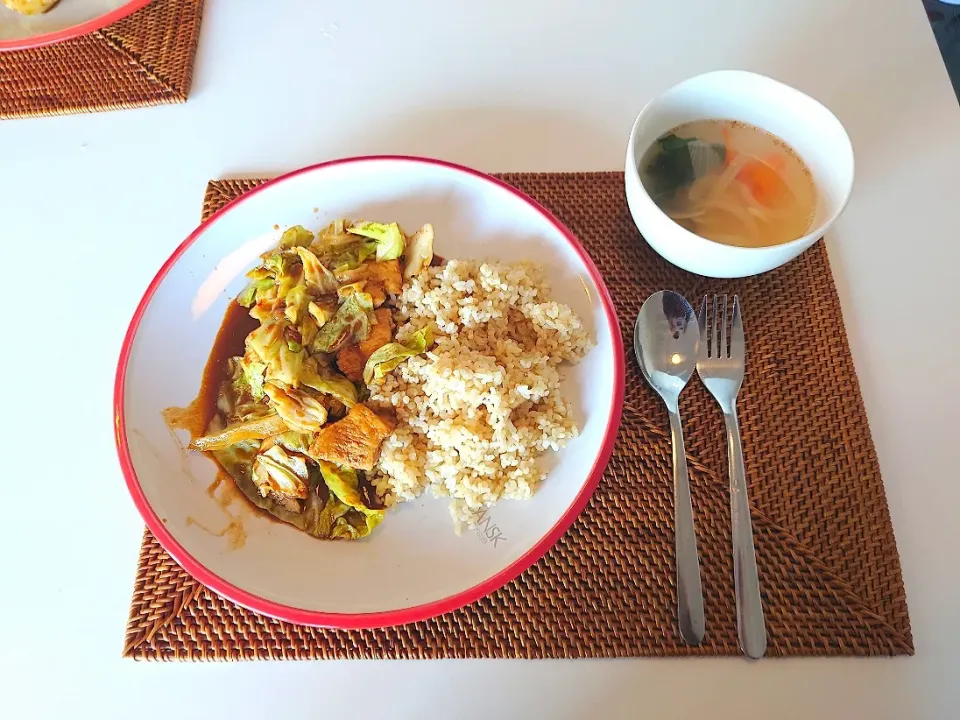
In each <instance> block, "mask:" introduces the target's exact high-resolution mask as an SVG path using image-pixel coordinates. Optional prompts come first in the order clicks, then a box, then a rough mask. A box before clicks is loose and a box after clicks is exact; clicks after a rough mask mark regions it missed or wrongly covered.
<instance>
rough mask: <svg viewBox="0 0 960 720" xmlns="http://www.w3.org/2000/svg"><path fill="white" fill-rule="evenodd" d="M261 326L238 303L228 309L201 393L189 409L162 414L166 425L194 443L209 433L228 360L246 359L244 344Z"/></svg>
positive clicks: (204, 377)
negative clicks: (242, 356)
mask: <svg viewBox="0 0 960 720" xmlns="http://www.w3.org/2000/svg"><path fill="white" fill-rule="evenodd" d="M258 325H259V323H258V322H257V321H256V320H255V319H254V318H252V317H250V315H249V313H248V312H247V309H246V308H245V307H243V305H240V304H239V303H236V302H231V303H230V304H229V305H227V312H226V313H225V314H224V316H223V323H222V324H221V325H220V330H218V331H217V338H216V340H214V341H213V348H212V349H211V350H210V356H209V357H208V358H207V364H206V365H205V366H204V368H203V375H202V377H201V379H200V391H199V392H198V393H197V396H196V397H195V398H194V399H193V400H192V401H191V403H190V404H189V405H187V406H186V407H182V408H180V407H169V408H167V409H166V410H164V411H163V419H164V422H166V423H167V425H169V426H170V427H171V428H173V429H174V430H186V431H187V432H188V433H190V439H191V440H195V439H196V438H198V437H201V436H202V435H203V434H204V433H206V431H207V426H208V425H209V424H210V421H211V420H212V419H213V416H214V415H215V414H216V412H217V395H218V394H219V393H220V386H221V385H222V384H223V380H224V377H225V374H226V370H227V359H228V358H231V357H234V356H236V355H243V349H244V348H243V343H244V340H246V337H247V335H249V334H250V333H251V332H253V331H254V330H256V329H257V326H258Z"/></svg>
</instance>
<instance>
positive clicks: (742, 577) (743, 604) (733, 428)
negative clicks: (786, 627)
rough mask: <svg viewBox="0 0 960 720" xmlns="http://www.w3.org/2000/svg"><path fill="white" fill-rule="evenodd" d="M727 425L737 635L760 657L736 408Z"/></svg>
mask: <svg viewBox="0 0 960 720" xmlns="http://www.w3.org/2000/svg"><path fill="white" fill-rule="evenodd" d="M723 419H724V421H725V424H726V427H727V447H728V457H729V465H730V467H729V471H730V515H731V518H732V520H733V582H734V587H735V588H736V596H737V636H738V637H739V639H740V649H741V650H743V652H744V654H745V655H746V656H747V657H751V658H760V657H763V654H764V653H765V652H766V650H767V631H766V629H765V628H764V625H763V605H761V603H760V578H759V577H758V575H757V555H756V552H755V551H754V549H753V526H752V524H751V522H750V505H749V503H748V502H747V479H746V474H745V473H744V470H743V448H742V447H741V445H740V424H739V423H738V422H737V409H736V408H735V407H733V408H731V409H730V412H728V413H727V412H725V413H724V414H723Z"/></svg>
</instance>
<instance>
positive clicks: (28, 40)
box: [0, 0, 153, 52]
mask: <svg viewBox="0 0 960 720" xmlns="http://www.w3.org/2000/svg"><path fill="white" fill-rule="evenodd" d="M151 2H153V0H130V1H129V2H128V3H127V4H125V5H121V6H120V7H118V8H117V9H116V10H111V11H110V12H108V13H104V14H103V15H101V16H100V17H95V18H94V19H93V20H87V21H86V22H83V23H80V24H79V25H71V26H70V27H68V28H64V29H63V30H56V31H54V32H48V33H42V34H40V35H31V36H30V37H23V38H14V39H12V40H0V52H3V51H4V50H28V49H30V48H36V47H42V46H43V45H52V44H54V43H58V42H63V41H64V40H73V39H74V38H78V37H80V36H81V35H87V34H89V33H92V32H96V31H97V30H101V29H103V28H105V27H106V26H107V25H113V23H115V22H117V21H119V20H123V18H125V17H126V16H127V15H131V14H132V13H135V12H136V11H137V10H139V9H140V8H142V7H146V6H147V5H149V4H150V3H151ZM55 11H56V8H53V9H52V10H51V11H50V12H55Z"/></svg>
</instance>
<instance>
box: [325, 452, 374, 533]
mask: <svg viewBox="0 0 960 720" xmlns="http://www.w3.org/2000/svg"><path fill="white" fill-rule="evenodd" d="M320 472H321V474H322V475H323V481H324V482H325V483H326V484H327V488H329V490H330V499H329V500H327V508H325V509H327V510H328V513H329V520H330V537H349V538H357V537H364V536H365V535H369V534H370V533H371V532H373V529H374V528H375V527H376V526H377V525H379V524H380V522H381V521H382V520H383V510H375V509H373V508H370V507H368V506H367V504H366V503H365V502H364V501H363V497H361V495H360V487H359V480H358V478H357V473H356V472H355V471H354V470H351V469H350V468H342V467H337V466H336V465H334V464H332V463H328V462H325V461H323V460H321V461H320ZM338 505H339V506H342V507H338ZM344 508H346V509H347V510H349V509H352V510H354V511H356V512H355V513H350V512H348V511H344ZM351 515H358V516H359V517H351ZM358 521H359V522H358Z"/></svg>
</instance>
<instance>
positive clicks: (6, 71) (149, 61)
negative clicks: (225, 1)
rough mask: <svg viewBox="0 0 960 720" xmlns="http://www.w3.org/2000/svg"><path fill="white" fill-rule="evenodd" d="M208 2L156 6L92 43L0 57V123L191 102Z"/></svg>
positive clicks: (87, 38) (163, 0) (169, 1)
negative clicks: (199, 43) (205, 8)
mask: <svg viewBox="0 0 960 720" xmlns="http://www.w3.org/2000/svg"><path fill="white" fill-rule="evenodd" d="M202 14H203V0H154V2H152V3H150V4H149V5H147V6H146V7H144V8H143V9H141V10H138V11H137V12H135V13H133V14H132V15H130V16H128V17H126V18H124V19H123V20H120V21H119V22H116V23H114V24H113V25H109V26H107V27H105V28H103V29H102V30H97V31H95V32H92V33H90V34H88V35H84V36H82V37H79V38H76V39H74V40H67V41H65V42H62V43H57V44H54V45H46V46H44V47H39V48H33V49H30V50H15V51H12V52H6V53H0V119H8V118H19V117H36V116H38V115H67V114H70V113H79V112H97V111H100V110H119V109H122V108H132V107H142V106H144V105H160V104H163V103H182V102H186V99H187V93H188V92H189V91H190V80H191V77H192V75H193V58H194V55H195V54H196V51H197V39H198V37H199V36H200V18H201V16H202Z"/></svg>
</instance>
